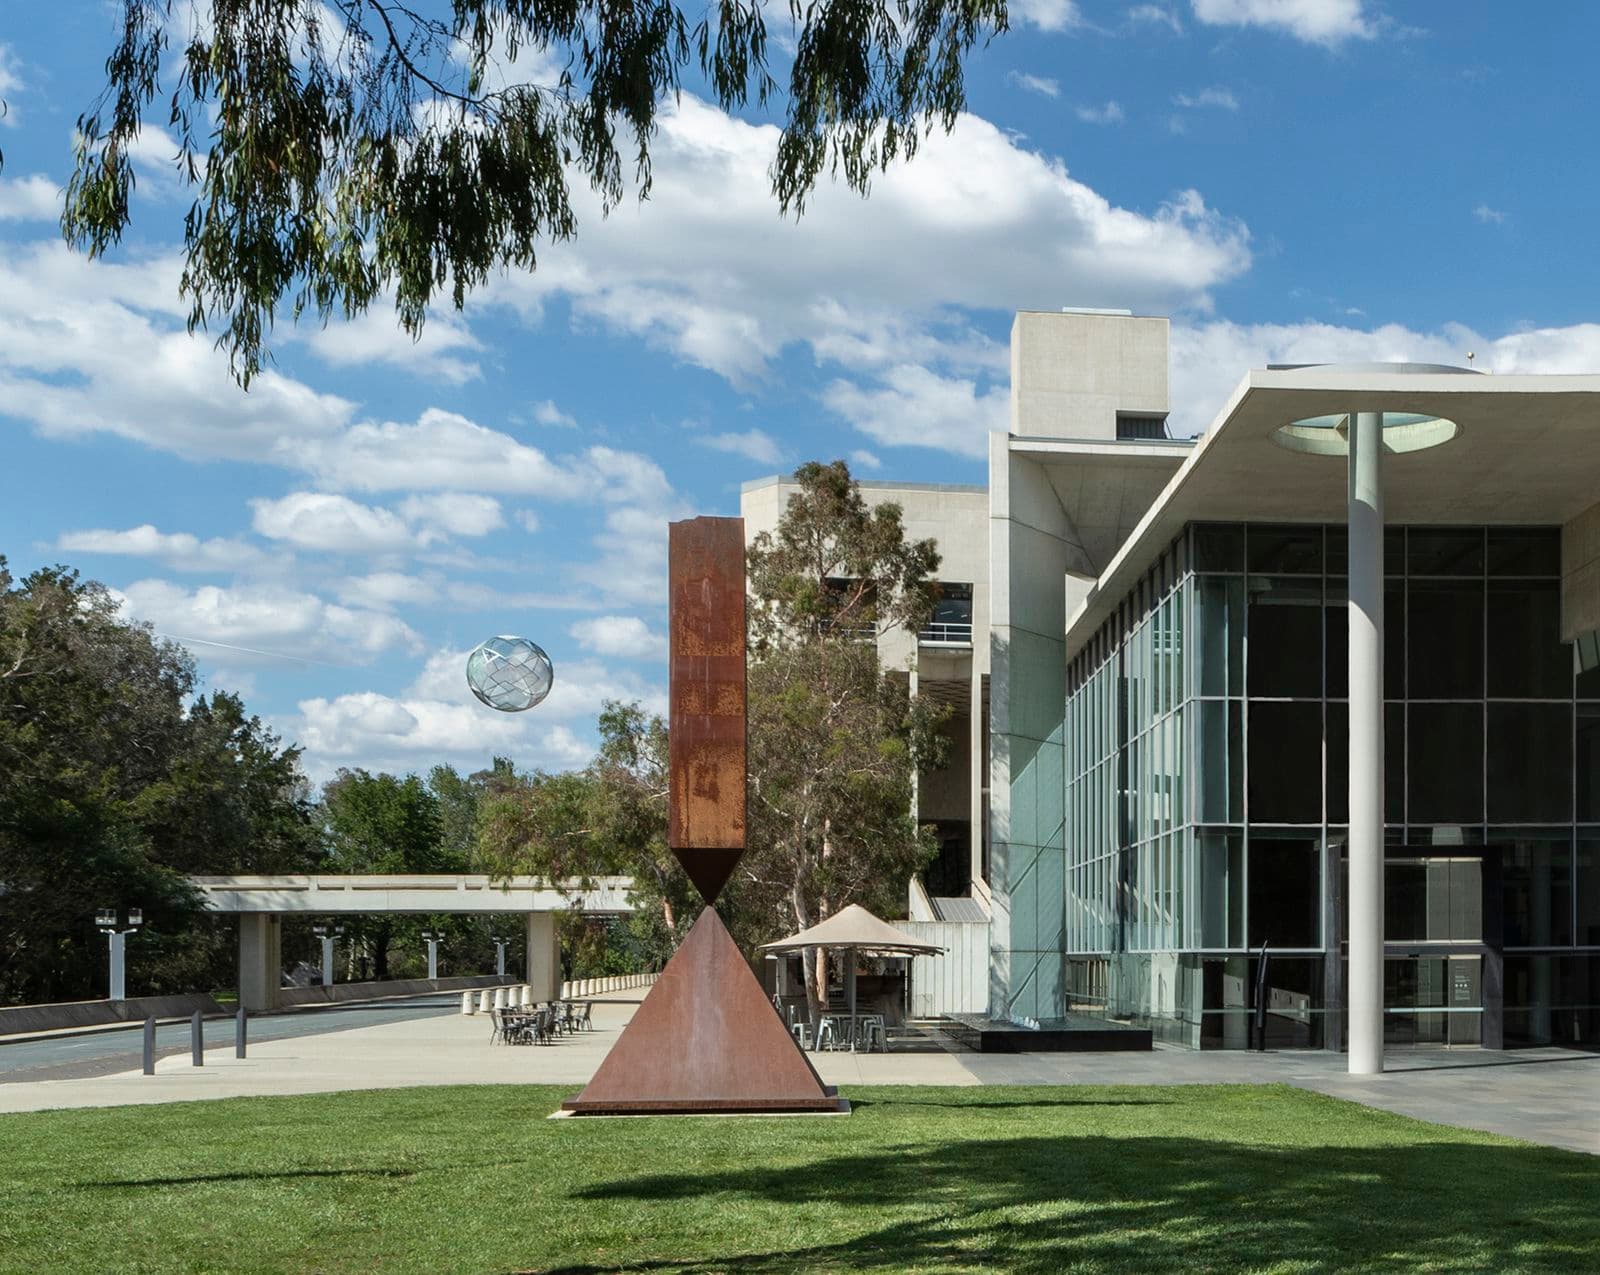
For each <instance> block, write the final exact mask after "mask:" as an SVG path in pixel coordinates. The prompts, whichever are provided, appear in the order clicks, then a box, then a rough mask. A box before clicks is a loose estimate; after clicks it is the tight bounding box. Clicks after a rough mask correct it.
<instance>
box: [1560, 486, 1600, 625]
mask: <svg viewBox="0 0 1600 1275" xmlns="http://www.w3.org/2000/svg"><path fill="white" fill-rule="evenodd" d="M1596 630H1600V504H1597V505H1592V506H1591V507H1590V508H1588V509H1586V510H1585V511H1584V512H1583V513H1581V514H1579V515H1578V516H1577V517H1576V518H1574V519H1573V520H1572V521H1571V522H1569V523H1567V525H1566V526H1564V527H1562V528H1561V640H1562V641H1563V642H1575V641H1577V639H1578V638H1580V637H1582V636H1584V635H1585V634H1588V633H1593V632H1595V631H1596Z"/></svg>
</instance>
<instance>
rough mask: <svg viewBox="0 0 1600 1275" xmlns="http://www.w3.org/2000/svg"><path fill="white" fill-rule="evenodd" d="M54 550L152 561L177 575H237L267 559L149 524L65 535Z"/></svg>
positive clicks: (240, 544)
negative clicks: (123, 529) (186, 572)
mask: <svg viewBox="0 0 1600 1275" xmlns="http://www.w3.org/2000/svg"><path fill="white" fill-rule="evenodd" d="M56 548H58V549H64V550H66V551H68V552H71V553H107V554H119V555H127V556H129V557H138V558H154V559H157V560H158V561H161V562H165V563H166V564H167V565H168V566H170V567H172V568H174V569H175V570H178V571H238V570H243V569H244V568H247V567H255V566H260V565H261V564H262V563H264V562H265V561H266V560H267V555H266V554H264V553H262V551H261V550H260V549H257V548H256V547H255V546H254V545H250V544H246V543H245V542H244V541H242V540H236V539H223V538H221V537H215V538H212V539H210V540H201V539H200V538H199V537H198V536H192V535H190V534H189V533H188V532H183V531H179V532H171V533H168V532H163V531H158V530H157V529H156V528H155V527H153V526H151V525H150V524H149V523H144V524H143V525H142V526H138V527H130V528H128V529H127V530H125V531H107V530H98V529H97V530H88V531H68V532H64V533H63V534H62V535H61V536H60V537H59V538H58V539H57V540H56Z"/></svg>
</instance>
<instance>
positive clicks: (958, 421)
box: [822, 364, 1011, 458]
mask: <svg viewBox="0 0 1600 1275" xmlns="http://www.w3.org/2000/svg"><path fill="white" fill-rule="evenodd" d="M822 401H823V403H824V404H826V405H827V406H828V407H829V408H831V409H832V410H833V411H835V412H837V413H839V415H840V416H843V417H844V418H845V419H846V420H847V421H849V422H850V423H851V424H852V425H854V426H855V427H856V428H857V429H859V430H860V431H861V432H862V433H864V434H866V435H868V436H869V437H871V438H875V439H877V440H878V441H879V442H880V443H885V444H888V445H889V446H893V447H937V448H940V449H942V450H944V451H950V452H955V453H956V454H957V455H960V456H971V457H974V458H981V457H983V456H984V455H986V454H987V452H988V447H989V434H990V433H991V432H993V431H994V430H997V429H999V430H1003V429H1005V428H1006V424H1007V419H1008V412H1009V409H1010V401H1011V396H1010V391H1009V390H1008V389H1007V388H1005V387H1003V386H992V387H990V388H988V389H980V388H979V387H978V385H977V383H976V382H975V381H972V380H969V379H966V378H961V377H946V376H940V375H938V374H937V373H935V372H931V371H929V370H928V369H927V368H924V367H918V366H915V365H910V364H908V365H904V366H901V367H895V368H890V369H889V371H888V372H887V373H886V374H885V375H884V377H883V378H882V380H881V381H880V382H879V383H878V384H877V385H875V386H872V387H870V388H864V387H862V386H861V385H858V384H855V383H854V382H850V381H843V380H839V381H834V382H833V383H832V384H831V385H829V386H828V387H827V389H825V390H824V391H823V394H822Z"/></svg>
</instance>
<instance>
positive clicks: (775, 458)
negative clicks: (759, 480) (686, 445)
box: [694, 429, 783, 465]
mask: <svg viewBox="0 0 1600 1275" xmlns="http://www.w3.org/2000/svg"><path fill="white" fill-rule="evenodd" d="M694 441H695V442H697V443H699V444H700V446H702V447H709V448H711V449H712V450H713V451H719V452H728V453H730V454H732V455H734V456H743V457H744V458H745V459H746V460H749V461H754V462H755V463H756V464H757V465H777V464H780V463H781V462H782V460H783V448H781V447H779V446H778V440H777V439H775V438H773V437H772V435H771V434H768V433H767V432H766V431H765V430H759V429H747V430H745V431H744V432H743V433H729V434H699V435H696V436H695V440H694Z"/></svg>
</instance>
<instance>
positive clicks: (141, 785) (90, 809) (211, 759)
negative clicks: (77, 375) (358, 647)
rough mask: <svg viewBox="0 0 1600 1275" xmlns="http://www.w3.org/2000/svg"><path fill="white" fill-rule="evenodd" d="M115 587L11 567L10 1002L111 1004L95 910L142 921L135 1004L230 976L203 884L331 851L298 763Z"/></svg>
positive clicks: (2, 859) (286, 867) (60, 571)
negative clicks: (141, 619)
mask: <svg viewBox="0 0 1600 1275" xmlns="http://www.w3.org/2000/svg"><path fill="white" fill-rule="evenodd" d="M193 691H194V668H193V665H192V663H191V661H190V660H189V657H188V655H187V653H186V652H184V651H183V650H182V649H181V648H180V647H178V646H176V645H174V644H172V643H170V642H166V641H162V640H159V639H157V638H156V637H155V636H154V635H153V634H152V633H151V632H150V630H149V628H148V627H146V626H143V625H133V624H127V623H124V622H123V621H122V620H120V619H119V618H118V617H117V606H116V603H115V601H114V600H113V599H112V598H111V596H110V595H109V594H108V593H107V592H106V590H105V589H104V587H103V586H101V585H99V584H95V583H93V582H88V581H84V580H81V579H79V577H78V575H77V573H76V572H73V571H70V570H68V569H66V568H62V567H55V568H47V569H44V570H40V571H36V572H33V573H32V574H31V575H29V576H28V577H26V578H25V579H23V580H21V581H17V580H15V579H14V578H13V577H12V576H11V574H10V572H9V570H8V569H7V567H6V563H5V559H4V558H3V557H0V1002H8V1001H20V1002H28V1001H49V1000H58V999H77V998H82V997H87V996H92V995H96V994H101V993H103V991H104V970H105V960H104V944H103V942H102V941H101V940H100V939H99V937H98V935H97V934H96V933H95V927H94V911H95V909H96V908H99V907H115V908H117V910H118V911H119V913H124V914H125V913H126V911H127V909H128V908H129V907H139V908H142V909H143V911H144V915H145V927H144V929H143V931H142V932H141V934H140V938H139V940H138V950H139V959H138V960H137V962H135V963H134V964H133V966H132V972H133V975H134V976H133V977H132V979H131V986H132V988H133V989H134V990H135V991H136V992H144V991H163V990H173V991H181V990H190V989H192V988H193V987H195V986H215V985H219V984H218V983H217V982H216V981H215V980H217V979H222V980H230V979H231V975H232V961H231V956H230V955H229V952H228V948H229V946H230V945H229V944H228V942H227V941H226V936H224V935H222V934H221V932H220V931H219V930H218V928H217V927H216V926H214V925H210V924H208V923H207V922H206V921H205V920H204V918H203V917H202V914H201V913H202V909H201V905H200V902H199V900H198V899H197V898H196V897H195V896H194V893H193V891H192V890H191V889H190V888H189V886H188V884H187V882H186V880H185V877H186V875H187V874H190V873H212V874H226V873H240V872H293V871H304V870H306V869H307V868H308V867H310V866H312V865H313V864H314V863H315V861H316V859H317V856H318V847H317V837H316V830H315V827H314V824H313V822H312V819H311V802H310V794H309V790H308V788H307V786H306V783H305V780H304V778H303V777H302V776H301V774H300V770H299V752H298V750H297V749H295V748H292V747H284V746H283V744H282V742H281V741H280V740H279V739H278V738H277V737H276V736H275V735H274V734H273V733H272V732H271V731H270V730H268V729H267V728H266V727H265V726H264V725H263V724H262V723H261V721H260V720H259V719H258V718H255V717H249V716H247V715H246V713H245V710H244V706H243V704H242V702H241V701H240V700H239V699H238V698H237V697H236V696H233V695H229V694H227V693H226V692H220V691H219V692H216V693H214V694H212V695H211V696H209V697H206V696H201V697H199V698H198V699H196V700H195V701H194V702H193V703H192V704H189V705H188V706H187V708H186V706H185V701H186V699H187V697H188V696H190V695H191V694H192V693H193Z"/></svg>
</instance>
